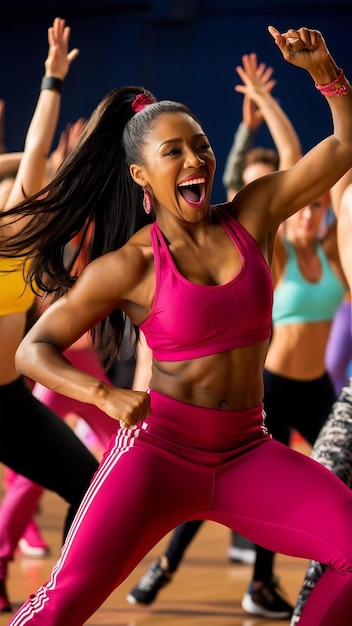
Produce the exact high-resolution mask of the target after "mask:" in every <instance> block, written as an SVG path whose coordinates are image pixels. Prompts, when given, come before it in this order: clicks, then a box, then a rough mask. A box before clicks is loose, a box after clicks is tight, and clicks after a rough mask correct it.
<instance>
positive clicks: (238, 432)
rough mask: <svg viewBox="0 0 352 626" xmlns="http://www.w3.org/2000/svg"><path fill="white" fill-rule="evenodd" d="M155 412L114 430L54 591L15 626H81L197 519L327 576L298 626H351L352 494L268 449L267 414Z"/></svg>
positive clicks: (156, 402) (292, 454) (46, 588)
mask: <svg viewBox="0 0 352 626" xmlns="http://www.w3.org/2000/svg"><path fill="white" fill-rule="evenodd" d="M151 400H152V413H153V414H152V416H151V417H149V418H148V419H147V420H146V421H145V422H143V423H141V424H138V425H137V427H135V428H134V429H132V430H125V429H119V430H118V432H117V435H116V438H115V440H114V441H113V443H112V445H111V447H110V450H109V451H108V452H107V453H106V455H105V457H104V459H103V461H102V463H101V465H100V468H99V470H98V472H97V473H96V475H95V477H94V479H93V481H92V483H91V486H90V488H89V489H88V491H87V493H86V495H85V497H84V499H83V501H82V504H81V507H80V509H79V511H78V513H77V515H76V517H75V519H74V521H73V523H72V525H71V529H70V531H69V534H68V536H67V539H66V542H65V544H64V546H63V549H62V553H61V557H60V559H59V560H58V562H57V563H56V565H55V566H54V568H53V571H52V576H51V579H50V581H49V582H47V583H46V584H45V585H43V586H42V587H41V588H40V589H39V590H38V592H37V593H36V594H35V595H33V596H31V598H30V599H29V600H28V601H27V602H26V603H25V604H24V605H23V606H22V607H21V608H20V609H19V610H18V612H17V613H16V614H15V616H14V617H13V619H12V620H11V622H10V624H9V626H20V625H21V626H22V625H24V624H31V625H32V626H35V625H38V626H39V625H40V626H43V625H45V626H54V625H56V626H80V625H81V624H84V623H85V622H86V620H87V619H88V618H89V617H90V616H91V615H92V614H93V613H94V612H95V611H96V610H97V609H98V608H99V607H100V606H101V604H102V603H103V602H104V601H105V600H106V598H107V597H108V596H109V595H110V593H111V592H112V591H113V590H114V589H115V588H116V587H117V586H118V585H119V584H120V583H121V582H122V581H123V580H124V579H125V578H126V577H127V576H128V575H129V574H130V572H131V571H132V570H133V569H134V568H135V567H136V565H137V564H138V563H139V562H140V561H141V559H142V558H143V557H144V556H145V555H146V554H147V553H148V552H149V551H150V550H151V548H153V546H155V545H156V543H157V542H158V541H159V540H160V539H161V538H162V537H163V536H164V535H165V534H166V533H168V532H169V531H171V530H172V529H173V528H175V527H176V526H178V525H179V524H180V523H182V522H184V521H186V520H191V519H193V520H198V519H209V520H213V521H216V522H220V523H221V524H224V525H226V526H228V527H230V528H232V529H234V530H235V531H237V532H238V533H240V534H242V535H245V536H246V537H248V538H249V539H250V540H252V541H253V542H254V543H259V544H261V545H263V546H266V547H267V548H269V549H270V550H274V551H275V552H281V553H284V554H288V555H291V556H297V557H301V558H305V559H315V560H317V561H320V562H323V563H327V564H329V565H330V567H329V568H328V570H327V571H326V573H325V574H324V575H323V576H322V578H321V579H320V581H319V582H318V583H317V585H316V587H315V588H314V590H313V592H312V593H311V595H310V597H309V599H308V602H307V604H306V606H305V608H304V611H303V613H302V617H301V622H300V626H312V625H313V624H314V626H346V625H347V624H349V623H350V617H351V611H352V535H351V520H352V493H351V491H350V490H349V489H348V487H346V485H344V484H343V482H342V481H341V480H339V479H338V478H337V477H336V476H334V475H333V474H332V472H330V471H329V470H327V469H326V468H324V467H323V466H322V465H320V464H319V463H317V462H316V461H313V460H312V459H311V458H309V457H307V456H305V455H303V454H300V453H298V452H296V451H294V450H292V449H290V448H288V447H287V446H284V445H282V444H280V443H278V442H276V441H274V440H273V439H271V437H270V436H269V435H268V433H267V431H266V428H265V426H264V424H263V412H262V406H259V407H257V408H255V409H251V410H247V411H222V410H214V409H204V408H202V407H196V406H192V405H189V404H184V403H182V402H178V401H175V400H172V399H170V398H167V397H165V396H163V395H161V394H159V393H156V392H153V391H152V392H151ZM278 493H279V494H280V501H279V500H278V496H277V494H278Z"/></svg>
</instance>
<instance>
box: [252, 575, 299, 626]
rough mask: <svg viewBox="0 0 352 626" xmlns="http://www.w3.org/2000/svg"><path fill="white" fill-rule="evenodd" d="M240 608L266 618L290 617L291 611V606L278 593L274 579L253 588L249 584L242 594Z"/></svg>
mask: <svg viewBox="0 0 352 626" xmlns="http://www.w3.org/2000/svg"><path fill="white" fill-rule="evenodd" d="M280 591H281V589H280ZM242 608H243V609H244V610H245V611H246V612H247V613H250V614H251V615H257V616H258V617H265V618H267V619H291V616H292V613H293V606H291V605H290V604H289V603H288V602H286V600H285V599H284V598H283V597H282V596H281V595H280V593H279V586H278V584H277V582H276V581H273V582H270V583H266V584H263V585H262V587H260V588H259V589H253V585H252V584H250V585H249V587H248V589H247V591H246V593H245V595H244V596H243V600H242Z"/></svg>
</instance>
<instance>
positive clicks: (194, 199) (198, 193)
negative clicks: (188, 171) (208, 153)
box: [178, 178, 205, 207]
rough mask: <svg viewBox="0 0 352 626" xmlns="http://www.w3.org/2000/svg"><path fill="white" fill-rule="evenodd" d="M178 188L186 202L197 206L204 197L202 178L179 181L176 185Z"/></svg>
mask: <svg viewBox="0 0 352 626" xmlns="http://www.w3.org/2000/svg"><path fill="white" fill-rule="evenodd" d="M178 190H179V193H180V194H181V196H182V198H183V199H184V200H185V201H186V202H187V204H189V205H190V206H194V207H198V206H200V205H201V204H202V203H203V201H204V198H205V183H204V178H200V179H197V180H194V181H188V182H187V181H186V182H184V183H181V184H180V185H179V186H178Z"/></svg>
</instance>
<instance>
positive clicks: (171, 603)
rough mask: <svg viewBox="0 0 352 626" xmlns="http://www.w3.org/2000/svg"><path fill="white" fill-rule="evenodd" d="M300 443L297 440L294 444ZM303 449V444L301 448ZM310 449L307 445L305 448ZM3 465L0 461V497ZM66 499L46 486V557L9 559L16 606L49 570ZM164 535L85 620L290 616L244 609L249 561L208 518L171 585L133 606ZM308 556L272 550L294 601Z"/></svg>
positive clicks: (239, 623) (246, 621) (198, 622)
mask: <svg viewBox="0 0 352 626" xmlns="http://www.w3.org/2000/svg"><path fill="white" fill-rule="evenodd" d="M295 447H300V448H301V449H302V446H301V444H299V445H297V446H295ZM303 451H306V450H303ZM307 452H308V451H307ZM1 485H2V467H1V465H0V499H1ZM65 510H66V507H65V504H64V503H63V502H62V501H61V499H60V498H59V496H57V495H56V494H53V493H51V492H45V494H44V496H43V498H42V500H41V511H40V514H39V515H38V517H37V519H38V522H39V525H40V528H41V531H42V534H43V537H44V538H45V540H46V541H47V542H48V544H49V545H50V548H51V554H50V555H49V556H48V557H45V558H40V559H39V558H33V557H32V558H29V557H25V556H23V555H21V554H20V553H19V552H18V553H16V557H15V559H14V561H13V562H12V563H11V564H10V570H9V577H8V583H7V587H8V592H9V596H10V599H11V602H12V603H13V606H14V608H15V609H17V608H18V607H19V606H20V605H21V604H22V603H23V602H24V601H25V600H26V599H27V597H28V595H29V594H30V593H33V592H34V591H36V589H37V588H38V587H39V586H40V584H41V583H43V582H44V581H46V580H47V579H48V577H49V575H50V572H51V568H52V566H53V564H54V563H55V561H56V559H57V558H58V556H59V553H60V542H61V531H62V526H63V519H64V515H65ZM167 541H168V537H166V538H164V539H163V540H162V541H161V542H160V543H159V544H158V546H156V547H155V548H154V550H153V551H152V552H151V553H150V554H149V555H147V556H146V557H145V559H144V560H143V561H142V562H141V563H140V564H139V566H138V567H137V568H136V569H135V570H134V572H132V574H131V575H130V576H129V578H128V579H127V580H126V581H125V582H124V583H123V584H122V585H121V586H120V587H119V588H118V589H116V590H115V591H114V593H113V594H112V595H111V596H110V598H108V600H107V601H106V602H105V603H104V604H103V606H102V607H101V608H100V609H99V610H98V611H97V612H96V613H95V614H94V616H92V617H91V619H90V620H89V621H88V622H87V624H89V626H112V625H113V626H176V625H177V626H179V625H180V624H182V626H261V625H262V626H288V624H289V621H288V620H286V621H278V620H264V619H262V618H256V617H253V616H251V615H248V614H246V613H245V612H244V611H243V609H242V608H241V599H242V596H243V594H244V592H245V589H246V586H247V584H248V582H249V580H250V577H251V574H252V566H250V565H243V564H232V563H230V562H229V561H228V558H227V550H228V547H229V542H230V531H229V530H228V529H227V528H225V527H223V526H220V525H218V524H215V523H213V522H206V523H204V524H203V526H202V527H201V529H200V531H199V532H198V534H197V535H196V537H195V539H194V540H193V542H192V543H191V545H190V546H189V548H188V551H187V553H186V555H185V558H184V560H183V562H182V564H181V566H180V568H179V570H178V571H177V573H176V574H175V576H174V580H173V581H172V582H171V584H170V585H168V586H167V587H165V588H164V589H162V590H161V592H160V594H159V596H158V597H157V599H156V601H155V602H154V603H153V604H152V605H150V606H149V607H135V606H131V605H130V604H128V603H127V601H126V595H127V593H128V592H129V590H130V589H131V588H132V587H133V586H134V585H135V583H136V582H137V580H138V579H139V577H140V576H141V575H142V574H144V573H145V571H146V568H147V567H148V566H149V565H150V563H151V562H152V560H154V558H155V557H157V556H160V555H161V554H162V551H163V548H164V546H165V545H166V543H167ZM306 565H307V562H306V561H304V560H302V559H293V558H289V557H286V556H282V555H277V556H276V574H277V575H278V576H279V577H280V583H281V585H282V587H283V588H284V589H285V591H286V594H287V598H288V600H289V601H290V602H291V603H292V604H294V603H295V599H296V596H297V594H298V591H299V588H300V585H301V582H302V579H303V576H304V572H305V568H306ZM10 617H11V614H9V613H7V614H0V626H7V624H8V622H9V619H10Z"/></svg>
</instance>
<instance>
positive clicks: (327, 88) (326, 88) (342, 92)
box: [315, 69, 348, 96]
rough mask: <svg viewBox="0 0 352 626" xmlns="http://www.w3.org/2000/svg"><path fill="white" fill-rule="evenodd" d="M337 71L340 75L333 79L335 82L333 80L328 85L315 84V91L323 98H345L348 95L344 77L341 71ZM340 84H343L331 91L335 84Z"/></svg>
mask: <svg viewBox="0 0 352 626" xmlns="http://www.w3.org/2000/svg"><path fill="white" fill-rule="evenodd" d="M339 71H340V74H339V75H338V77H337V78H335V80H333V81H332V82H331V83H329V84H328V85H318V84H317V83H315V87H316V89H318V91H320V93H322V94H323V95H324V96H346V95H347V94H348V88H347V85H346V77H345V75H344V72H343V70H342V69H340V70H339ZM341 82H344V84H343V85H342V86H341V87H338V88H337V89H333V87H334V86H335V85H336V84H337V83H341Z"/></svg>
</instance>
